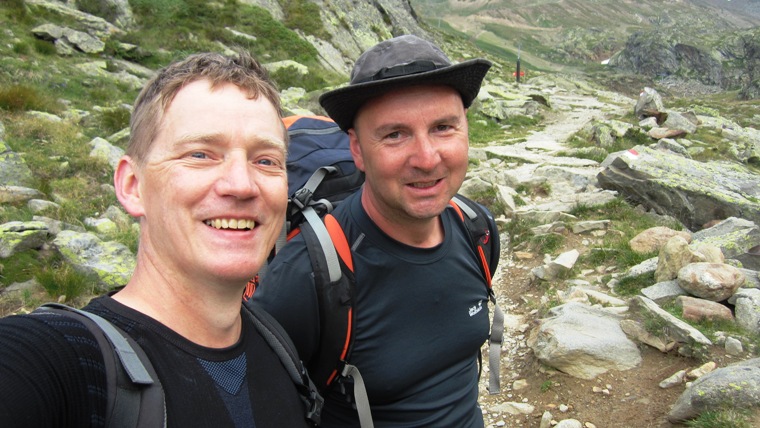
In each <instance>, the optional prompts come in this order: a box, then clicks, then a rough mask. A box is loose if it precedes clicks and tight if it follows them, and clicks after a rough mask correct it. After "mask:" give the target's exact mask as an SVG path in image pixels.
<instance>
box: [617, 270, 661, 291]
mask: <svg viewBox="0 0 760 428" xmlns="http://www.w3.org/2000/svg"><path fill="white" fill-rule="evenodd" d="M655 282H656V281H655V279H654V272H649V273H645V274H641V275H637V276H626V277H624V278H622V279H621V280H620V281H619V282H618V283H617V285H616V286H615V292H617V293H618V294H620V295H621V296H635V295H638V294H639V293H641V290H642V289H643V288H645V287H649V286H650V285H652V284H654V283H655Z"/></svg>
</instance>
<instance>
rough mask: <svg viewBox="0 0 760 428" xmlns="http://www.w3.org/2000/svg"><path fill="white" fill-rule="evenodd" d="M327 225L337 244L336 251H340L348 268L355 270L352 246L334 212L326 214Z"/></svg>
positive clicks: (340, 255)
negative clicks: (349, 244)
mask: <svg viewBox="0 0 760 428" xmlns="http://www.w3.org/2000/svg"><path fill="white" fill-rule="evenodd" d="M325 227H326V228H327V232H328V233H329V234H330V238H331V239H332V242H333V245H335V251H337V252H338V256H339V257H340V259H341V260H343V263H345V264H346V267H347V268H348V270H350V271H351V272H353V271H354V260H353V258H352V257H351V247H349V246H348V240H347V239H346V234H345V233H343V228H342V227H340V224H339V223H338V220H336V219H335V217H333V215H332V214H327V215H326V216H325Z"/></svg>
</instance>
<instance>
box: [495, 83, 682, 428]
mask: <svg viewBox="0 0 760 428" xmlns="http://www.w3.org/2000/svg"><path fill="white" fill-rule="evenodd" d="M546 91H549V95H548V98H549V100H550V102H551V104H552V113H551V115H550V116H548V117H547V120H546V122H545V123H544V125H545V126H544V127H543V128H542V129H541V130H539V131H537V132H535V133H533V134H532V135H531V136H529V137H528V138H527V139H526V140H525V141H524V142H520V143H517V144H514V145H509V146H497V147H489V148H488V149H489V150H493V151H496V152H498V153H501V154H504V155H506V156H512V157H517V158H520V157H522V158H525V159H526V160H529V161H530V162H534V163H533V164H529V165H536V166H537V165H546V164H561V165H566V166H573V167H583V168H595V169H599V168H600V167H599V166H598V164H595V163H593V162H592V163H589V162H588V161H584V160H577V159H576V160H573V159H572V158H559V157H556V156H554V153H556V152H558V151H561V150H563V149H565V148H566V147H565V144H564V142H565V141H567V139H568V138H570V137H571V136H572V135H573V134H575V133H576V132H578V131H579V130H580V129H581V128H582V127H583V126H585V125H586V124H587V123H588V122H589V121H590V120H592V119H600V118H602V117H615V116H616V115H617V116H621V115H623V114H625V112H626V109H627V108H632V105H633V104H631V103H633V102H634V101H632V100H629V99H626V98H624V97H609V96H606V97H604V98H605V99H614V100H615V102H613V103H604V102H601V101H599V99H600V98H599V95H598V94H588V95H578V94H576V93H571V92H567V91H563V90H561V89H557V88H554V89H547V90H546ZM607 95H609V94H607ZM506 247H508V245H507V246H506ZM570 249H577V250H579V251H580V252H581V253H585V252H586V251H588V248H586V247H585V246H584V241H583V240H582V239H581V238H579V237H578V236H573V235H572V234H568V235H567V236H566V239H565V248H563V249H562V250H559V251H557V254H559V253H560V252H563V251H568V250H570ZM542 262H543V255H541V254H532V258H528V259H522V260H520V259H516V258H515V256H514V254H513V253H512V252H510V251H509V249H508V248H505V251H504V252H503V254H502V258H501V263H500V269H499V272H498V273H497V276H496V278H495V282H494V289H495V291H496V294H497V301H498V302H499V305H500V306H501V307H502V309H503V310H504V311H505V314H506V322H505V339H504V344H503V346H502V355H501V364H502V366H501V382H502V392H501V394H498V395H489V394H488V392H486V389H485V387H486V385H487V376H486V375H484V376H483V379H481V406H482V408H483V411H484V415H485V421H486V426H487V427H506V428H511V427H539V425H540V423H541V417H542V415H543V414H544V412H546V411H548V412H550V413H551V414H552V416H553V419H554V420H557V421H559V420H564V419H576V420H578V421H580V422H581V423H582V424H586V423H590V424H592V425H584V426H586V427H589V428H591V427H597V428H602V427H605V428H630V427H637V428H648V427H656V428H669V427H673V426H674V425H671V424H670V423H668V422H667V421H666V419H665V416H666V415H667V413H668V411H669V410H670V406H671V405H672V404H673V403H674V402H675V400H676V399H677V398H678V396H679V395H680V394H681V392H682V390H683V389H682V387H676V388H672V389H661V388H660V387H659V383H660V381H662V380H663V379H665V378H667V377H669V376H670V375H672V374H673V373H675V372H677V371H679V370H681V369H684V368H689V367H693V366H694V364H695V362H694V361H691V360H686V359H684V358H680V357H678V356H674V355H667V354H662V353H661V352H659V351H657V350H654V349H652V348H649V347H647V346H642V347H641V354H642V363H641V365H640V366H639V367H637V368H635V369H632V370H629V371H626V372H608V373H605V374H603V375H600V376H598V377H597V378H596V379H594V380H590V381H589V380H582V379H577V378H573V377H571V376H569V375H566V374H564V373H561V372H558V371H555V370H553V369H551V368H549V367H546V366H543V365H542V364H541V363H540V362H539V361H538V360H537V359H536V358H535V356H534V355H533V352H532V350H531V349H530V347H529V346H528V337H529V335H530V333H531V330H532V328H533V327H535V325H536V323H535V321H536V318H537V316H538V315H537V310H538V308H540V307H542V305H544V303H542V302H545V301H546V299H550V298H552V297H553V296H548V295H547V289H548V288H549V287H548V286H547V285H546V284H540V283H538V282H534V281H533V278H532V275H531V273H530V271H531V269H532V268H534V267H536V266H538V265H539V264H541V263H542ZM596 276H597V275H596V274H590V275H588V276H586V277H584V278H582V279H584V280H587V281H589V282H591V283H594V281H596ZM554 285H555V286H557V284H554ZM485 360H486V359H485V358H484V361H485ZM594 388H597V389H596V391H598V392H595V389H594Z"/></svg>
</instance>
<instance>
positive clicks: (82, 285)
mask: <svg viewBox="0 0 760 428" xmlns="http://www.w3.org/2000/svg"><path fill="white" fill-rule="evenodd" d="M37 281H39V283H40V285H42V287H43V288H44V289H45V291H47V293H48V295H50V296H51V297H53V298H54V299H58V298H59V297H61V296H65V297H66V300H67V301H71V300H74V299H76V298H78V297H80V296H83V295H87V294H91V293H92V292H93V285H92V284H94V283H95V279H94V278H92V277H91V276H89V275H85V274H83V273H80V272H77V271H76V270H75V269H74V268H73V267H71V266H70V265H68V264H66V263H64V262H61V261H60V260H58V259H56V258H54V259H52V260H50V261H48V263H47V264H46V265H45V266H43V267H42V270H41V271H40V272H39V273H38V274H37Z"/></svg>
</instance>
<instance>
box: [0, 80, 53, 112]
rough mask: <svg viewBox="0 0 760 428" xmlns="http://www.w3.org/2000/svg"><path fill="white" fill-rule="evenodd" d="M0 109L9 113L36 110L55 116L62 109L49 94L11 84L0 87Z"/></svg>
mask: <svg viewBox="0 0 760 428" xmlns="http://www.w3.org/2000/svg"><path fill="white" fill-rule="evenodd" d="M0 109H3V110H7V111H10V112H21V111H30V110H37V111H45V112H49V113H54V114H55V113H58V112H60V111H61V109H62V107H61V106H60V104H59V103H58V100H56V99H55V98H54V97H53V96H52V95H51V94H50V93H48V92H46V91H43V90H40V88H37V87H34V86H30V85H26V84H13V85H10V86H7V87H0Z"/></svg>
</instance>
